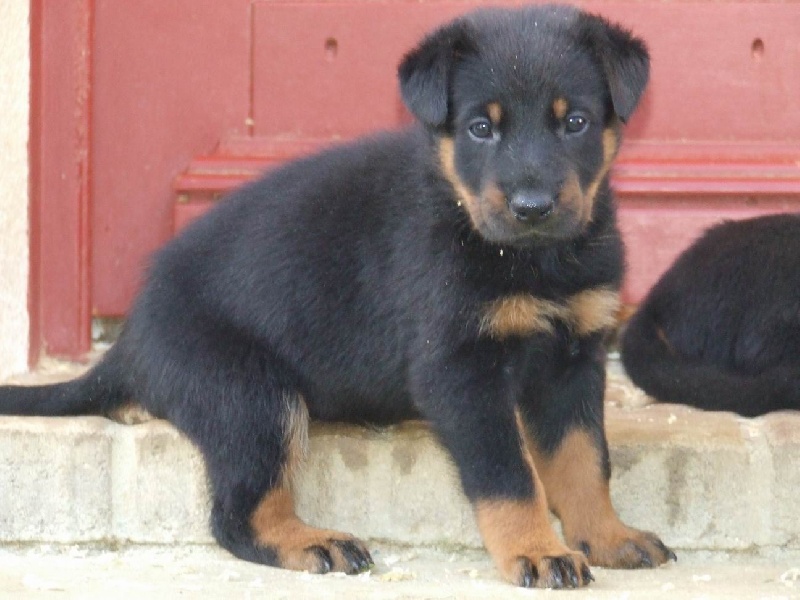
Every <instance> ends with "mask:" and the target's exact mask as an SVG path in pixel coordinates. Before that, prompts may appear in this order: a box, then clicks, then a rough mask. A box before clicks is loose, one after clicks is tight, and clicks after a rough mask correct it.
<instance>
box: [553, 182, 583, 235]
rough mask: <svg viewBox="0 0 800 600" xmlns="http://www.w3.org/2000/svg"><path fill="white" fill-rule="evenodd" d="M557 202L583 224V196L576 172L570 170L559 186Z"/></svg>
mask: <svg viewBox="0 0 800 600" xmlns="http://www.w3.org/2000/svg"><path fill="white" fill-rule="evenodd" d="M558 204H559V205H560V206H563V207H564V208H566V209H567V210H569V211H570V212H572V214H573V215H575V218H577V219H578V220H580V222H581V225H585V222H584V220H583V213H584V211H585V209H584V196H583V190H582V189H581V183H580V181H579V179H578V174H577V173H576V172H575V171H570V172H569V173H568V174H567V177H566V179H565V181H564V185H562V186H561V191H560V192H559V194H558Z"/></svg>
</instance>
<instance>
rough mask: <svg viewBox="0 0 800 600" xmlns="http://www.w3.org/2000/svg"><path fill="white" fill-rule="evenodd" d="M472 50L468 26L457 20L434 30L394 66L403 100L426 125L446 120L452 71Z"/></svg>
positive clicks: (441, 122)
mask: <svg viewBox="0 0 800 600" xmlns="http://www.w3.org/2000/svg"><path fill="white" fill-rule="evenodd" d="M474 50H475V48H474V44H473V38H472V36H471V35H470V31H469V26H468V24H467V23H466V22H465V21H463V20H459V21H455V22H453V23H450V24H449V25H445V26H444V27H441V28H439V29H437V30H436V31H434V32H433V33H431V34H430V35H428V36H427V37H426V38H425V39H423V40H422V42H421V43H420V45H419V46H417V47H416V48H415V49H414V50H412V51H411V52H409V53H408V54H406V55H405V56H404V57H403V60H402V61H401V63H400V66H399V67H398V69H397V76H398V78H399V79H400V93H401V95H402V97H403V102H405V105H406V106H407V107H408V109H409V110H410V111H411V113H412V114H413V115H414V116H415V117H417V119H419V120H420V121H422V123H424V124H425V125H427V126H428V127H433V128H439V127H442V126H444V125H445V124H446V123H447V116H448V109H449V104H450V102H449V101H450V83H451V79H452V75H453V70H454V68H455V66H456V64H457V63H458V61H459V60H460V58H461V57H463V56H464V55H465V54H467V53H469V52H472V51H474Z"/></svg>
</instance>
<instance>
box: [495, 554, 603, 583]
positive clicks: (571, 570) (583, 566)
mask: <svg viewBox="0 0 800 600" xmlns="http://www.w3.org/2000/svg"><path fill="white" fill-rule="evenodd" d="M501 570H502V571H503V574H504V576H505V577H506V579H508V580H509V581H510V582H511V583H514V584H516V585H518V586H521V587H537V588H552V589H562V588H578V587H582V586H585V585H588V584H589V582H590V581H594V577H593V576H592V573H591V571H590V570H589V563H588V561H587V560H586V557H585V556H584V555H583V554H582V553H581V552H570V551H568V550H567V549H566V548H565V549H564V551H563V553H554V554H553V555H546V556H545V555H542V554H540V553H537V552H531V553H526V555H524V556H517V557H513V558H511V559H509V560H507V561H506V562H505V564H501Z"/></svg>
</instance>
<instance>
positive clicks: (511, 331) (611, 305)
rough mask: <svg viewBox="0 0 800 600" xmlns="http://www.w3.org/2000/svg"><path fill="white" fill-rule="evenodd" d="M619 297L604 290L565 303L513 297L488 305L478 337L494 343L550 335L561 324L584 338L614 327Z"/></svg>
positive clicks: (516, 295)
mask: <svg viewBox="0 0 800 600" xmlns="http://www.w3.org/2000/svg"><path fill="white" fill-rule="evenodd" d="M619 305H620V302H619V294H618V293H617V292H616V291H614V290H610V289H607V288H603V287H598V288H592V289H589V290H583V291H582V292H578V293H577V294H575V295H573V296H570V297H569V298H567V300H566V302H565V303H561V302H556V301H552V300H544V299H542V298H536V297H535V296H532V295H530V294H513V295H511V296H505V297H503V298H498V299H497V300H494V301H492V302H490V303H489V304H488V305H487V306H486V308H485V309H484V311H483V314H482V315H481V321H480V333H481V335H488V336H490V337H493V338H496V339H505V338H507V337H511V336H520V337H526V336H531V335H533V334H535V333H552V332H553V327H554V323H555V321H562V322H564V323H566V325H567V326H568V327H569V328H570V329H571V330H572V331H573V332H574V333H575V334H576V335H578V336H586V335H589V334H591V333H594V332H597V331H601V330H603V329H611V328H612V327H614V326H616V324H617V314H618V311H619Z"/></svg>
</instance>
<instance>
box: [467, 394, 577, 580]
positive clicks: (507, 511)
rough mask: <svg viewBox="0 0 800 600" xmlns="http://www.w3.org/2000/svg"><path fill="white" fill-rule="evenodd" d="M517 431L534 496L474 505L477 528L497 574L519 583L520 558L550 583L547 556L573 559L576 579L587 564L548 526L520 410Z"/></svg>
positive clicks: (540, 488) (543, 499)
mask: <svg viewBox="0 0 800 600" xmlns="http://www.w3.org/2000/svg"><path fill="white" fill-rule="evenodd" d="M515 417H516V422H517V427H518V428H519V430H520V445H521V449H522V452H523V456H524V457H525V461H526V463H527V464H528V467H529V469H530V473H531V477H532V479H533V485H534V490H535V494H534V496H533V498H531V499H530V500H508V499H487V500H480V501H478V502H476V503H475V515H476V519H477V522H478V529H479V530H480V532H481V536H482V537H483V541H484V544H485V546H486V550H487V551H488V552H489V554H490V555H491V556H492V558H493V560H494V561H495V563H496V564H497V567H498V569H500V572H501V573H502V574H503V575H504V576H505V577H506V578H507V579H508V580H510V581H512V582H514V583H519V581H520V577H521V572H520V564H519V559H520V558H521V557H526V558H528V559H529V560H530V561H531V563H532V565H533V567H534V568H535V569H536V571H537V572H538V576H539V580H540V582H544V583H545V584H546V582H547V581H549V580H550V573H548V572H547V570H548V569H549V562H548V561H546V560H545V559H547V558H548V557H555V556H565V555H568V556H570V558H572V560H573V562H574V565H575V570H576V573H577V575H578V577H579V579H581V580H582V579H583V577H582V572H583V568H584V567H585V565H586V561H585V559H584V557H583V555H581V554H579V553H576V552H570V551H569V549H568V548H567V547H565V546H564V544H563V543H562V542H561V540H559V539H558V536H556V533H555V531H553V528H552V526H551V525H550V519H549V515H548V510H547V498H546V495H545V488H544V487H543V485H542V482H541V480H540V479H539V476H538V475H537V473H536V469H535V467H534V462H533V458H532V457H531V454H530V452H529V451H528V444H527V443H526V442H525V434H524V427H523V424H522V418H521V416H520V414H519V411H518V410H516V411H515Z"/></svg>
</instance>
